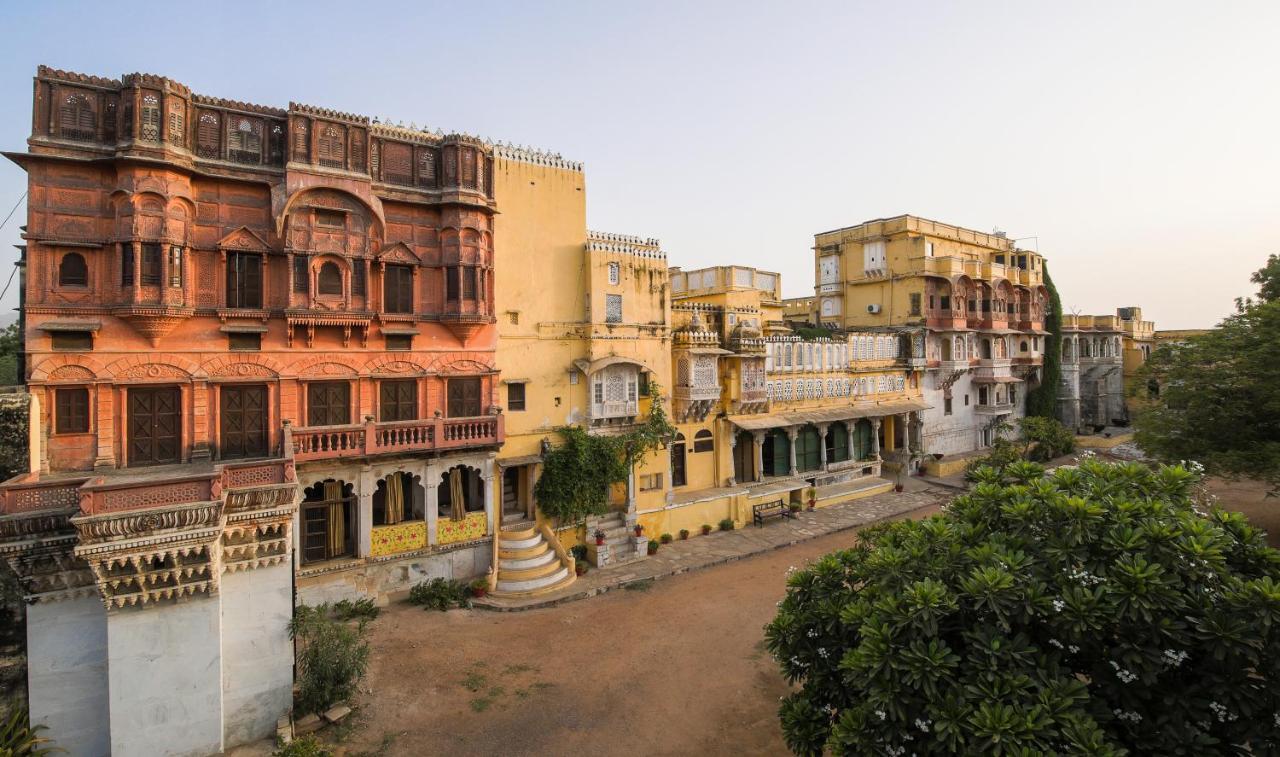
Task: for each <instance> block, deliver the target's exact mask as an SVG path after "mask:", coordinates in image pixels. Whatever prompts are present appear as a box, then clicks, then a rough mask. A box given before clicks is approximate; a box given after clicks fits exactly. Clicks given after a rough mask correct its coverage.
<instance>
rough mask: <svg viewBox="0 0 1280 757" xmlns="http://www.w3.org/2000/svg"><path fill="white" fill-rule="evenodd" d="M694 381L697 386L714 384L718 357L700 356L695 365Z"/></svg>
mask: <svg viewBox="0 0 1280 757" xmlns="http://www.w3.org/2000/svg"><path fill="white" fill-rule="evenodd" d="M693 383H694V384H695V385H696V386H704V387H705V386H714V385H715V383H716V359H715V358H713V357H699V358H698V362H697V363H695V364H694V367H693Z"/></svg>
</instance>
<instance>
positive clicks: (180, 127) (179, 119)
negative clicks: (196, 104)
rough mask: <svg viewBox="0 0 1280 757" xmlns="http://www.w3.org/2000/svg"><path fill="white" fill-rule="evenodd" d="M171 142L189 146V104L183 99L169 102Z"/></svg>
mask: <svg viewBox="0 0 1280 757" xmlns="http://www.w3.org/2000/svg"><path fill="white" fill-rule="evenodd" d="M169 143H170V144H175V145H179V146H181V147H186V146H187V106H186V104H185V103H183V102H182V101H181V100H171V101H170V102H169Z"/></svg>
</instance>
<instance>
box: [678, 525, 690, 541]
mask: <svg viewBox="0 0 1280 757" xmlns="http://www.w3.org/2000/svg"><path fill="white" fill-rule="evenodd" d="M688 539H689V529H687V528H682V529H680V541H688Z"/></svg>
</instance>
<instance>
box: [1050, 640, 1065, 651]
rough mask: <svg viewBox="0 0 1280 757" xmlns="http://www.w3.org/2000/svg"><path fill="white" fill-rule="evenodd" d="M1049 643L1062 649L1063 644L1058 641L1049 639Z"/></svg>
mask: <svg viewBox="0 0 1280 757" xmlns="http://www.w3.org/2000/svg"><path fill="white" fill-rule="evenodd" d="M1049 643H1050V644H1052V645H1054V646H1055V647H1057V648H1058V649H1062V642H1060V641H1058V640H1057V639H1049Z"/></svg>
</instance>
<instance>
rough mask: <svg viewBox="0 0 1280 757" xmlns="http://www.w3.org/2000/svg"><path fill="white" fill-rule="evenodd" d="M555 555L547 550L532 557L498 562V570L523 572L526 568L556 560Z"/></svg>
mask: <svg viewBox="0 0 1280 757" xmlns="http://www.w3.org/2000/svg"><path fill="white" fill-rule="evenodd" d="M558 559H559V558H558V557H556V553H555V551H553V550H550V549H548V550H547V551H546V552H543V553H542V554H540V555H534V556H533V557H522V558H520V559H518V560H499V561H498V568H499V569H500V570H525V569H526V568H536V567H538V566H539V565H546V564H547V563H549V562H551V561H552V560H558Z"/></svg>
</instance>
